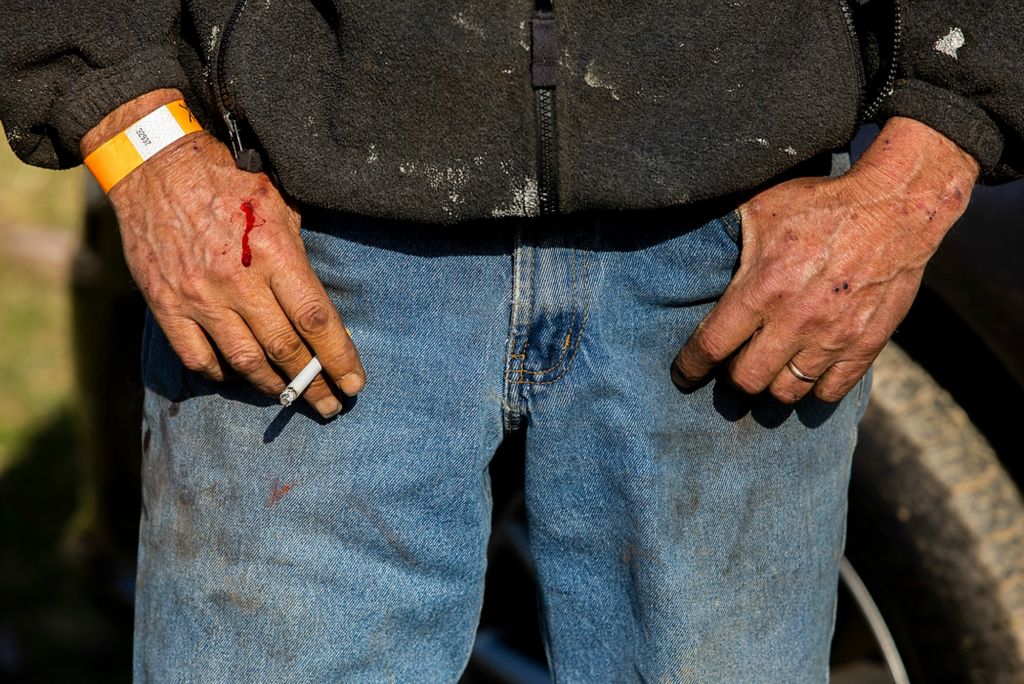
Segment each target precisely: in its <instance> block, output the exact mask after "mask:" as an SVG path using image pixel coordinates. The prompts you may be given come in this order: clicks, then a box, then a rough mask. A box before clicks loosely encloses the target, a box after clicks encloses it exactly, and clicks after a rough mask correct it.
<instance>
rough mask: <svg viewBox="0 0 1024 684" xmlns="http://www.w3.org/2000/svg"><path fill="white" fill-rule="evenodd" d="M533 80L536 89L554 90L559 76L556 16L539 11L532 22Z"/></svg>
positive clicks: (549, 11) (547, 10) (535, 13)
mask: <svg viewBox="0 0 1024 684" xmlns="http://www.w3.org/2000/svg"><path fill="white" fill-rule="evenodd" d="M530 34H531V39H532V41H531V42H532V43H533V45H532V48H531V60H530V61H531V64H530V67H531V80H532V82H533V87H534V88H554V87H555V85H556V84H557V74H558V43H557V42H556V39H555V14H554V12H552V11H551V9H550V4H548V8H547V9H538V10H537V11H536V12H534V14H533V20H532V21H531V22H530Z"/></svg>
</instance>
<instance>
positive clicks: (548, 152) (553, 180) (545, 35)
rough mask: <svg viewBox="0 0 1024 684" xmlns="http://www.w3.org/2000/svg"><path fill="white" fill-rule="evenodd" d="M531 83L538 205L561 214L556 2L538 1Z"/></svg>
mask: <svg viewBox="0 0 1024 684" xmlns="http://www.w3.org/2000/svg"><path fill="white" fill-rule="evenodd" d="M530 37H531V41H532V48H531V82H532V85H533V90H534V100H535V106H536V112H537V203H538V207H539V210H540V213H541V215H546V214H556V213H558V121H557V116H556V113H557V108H556V106H555V105H556V102H555V86H556V85H557V71H558V44H557V42H556V32H555V13H554V8H553V7H552V0H537V5H536V8H535V10H534V13H533V19H532V21H531V22H530Z"/></svg>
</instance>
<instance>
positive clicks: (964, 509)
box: [0, 129, 1024, 684]
mask: <svg viewBox="0 0 1024 684" xmlns="http://www.w3.org/2000/svg"><path fill="white" fill-rule="evenodd" d="M871 135H872V131H871V130H870V129H868V130H865V131H864V132H863V133H862V135H861V136H860V137H859V138H858V141H857V142H856V143H855V145H854V150H855V152H856V150H857V149H863V147H864V146H865V145H866V144H867V142H868V141H869V140H870V137H871ZM143 313H144V307H143V303H142V300H141V297H140V296H139V295H138V293H137V291H136V290H135V289H134V287H133V286H132V284H131V281H130V278H129V277H128V274H127V269H126V267H125V266H124V263H123V260H122V258H121V254H120V243H119V240H118V236H117V227H116V221H115V220H114V217H113V215H112V213H111V212H110V209H109V206H108V205H107V203H106V200H105V198H104V197H103V196H102V194H101V193H100V192H99V191H98V189H97V188H96V187H95V185H94V184H92V182H91V181H90V180H89V179H87V178H86V177H85V175H84V172H83V171H82V170H81V169H75V170H71V171H62V172H55V171H47V170H43V169H36V168H31V167H28V166H25V165H23V164H21V163H20V162H19V161H18V160H17V159H15V158H14V156H13V154H12V153H11V151H10V149H9V148H8V147H7V146H6V145H5V144H0V682H116V681H128V680H129V679H130V660H131V621H132V595H133V591H134V552H135V543H136V537H137V529H138V516H139V484H138V472H139V458H140V448H139V444H140V439H139V423H140V400H141V396H142V389H141V383H140V375H139V353H138V350H139V340H140V335H141V329H142V319H143ZM1022 410H1024V183H1021V182H1018V183H1014V184H1009V185H1003V186H1000V187H995V188H979V189H978V190H977V191H976V192H975V194H974V196H973V198H972V202H971V207H970V209H969V210H968V213H967V215H965V217H964V219H963V220H962V221H961V222H960V223H959V224H958V225H957V226H956V227H955V228H954V229H953V231H951V233H950V235H949V236H948V238H947V240H946V242H945V243H944V244H943V247H942V249H940V251H939V253H938V255H937V256H936V258H935V259H934V260H933V261H932V263H931V264H930V266H929V268H928V271H927V274H926V278H925V283H924V286H923V288H922V290H921V292H920V294H919V296H918V299H917V301H916V302H915V304H914V307H913V309H912V310H911V312H910V314H909V315H908V317H907V319H906V320H905V321H904V322H903V324H901V326H900V328H899V329H898V330H897V332H896V335H895V336H894V342H893V343H892V344H890V346H889V347H888V348H887V349H886V351H885V352H884V353H883V355H882V356H881V357H880V358H879V361H878V363H877V364H876V367H875V386H874V390H873V393H872V400H871V405H870V407H869V409H868V413H867V414H866V416H865V419H864V421H863V423H862V425H861V430H860V441H859V445H858V451H857V454H856V456H855V459H854V472H853V478H852V483H851V490H850V515H849V534H848V539H847V550H846V559H844V562H843V572H842V578H841V580H842V581H841V588H840V600H839V606H838V617H837V626H836V634H835V637H834V640H833V652H832V670H831V676H832V680H833V682H835V683H836V684H905V683H906V682H910V681H913V682H915V683H920V682H925V683H929V684H930V683H943V684H944V683H946V682H951V683H959V682H967V683H975V682H976V683H977V684H992V683H995V682H1019V681H1024V502H1022V498H1021V488H1022V484H1024V459H1022V457H1024V449H1022V448H1021V446H1020V430H1019V424H1020V415H1021V412H1022ZM522 448H523V445H522V440H521V435H520V439H511V438H510V439H509V440H506V443H505V444H503V445H502V448H501V449H500V450H499V452H498V454H496V455H495V458H494V461H493V463H492V466H491V470H492V478H493V481H494V483H495V492H494V499H495V509H494V533H493V539H492V544H491V548H490V549H489V554H488V555H489V569H488V576H487V589H486V593H485V601H484V610H483V614H482V618H481V626H480V630H479V633H478V638H477V643H476V646H475V647H474V651H473V656H472V660H471V662H470V666H469V669H468V671H467V673H466V676H465V678H464V682H465V683H466V684H472V683H476V684H499V683H507V684H542V683H546V682H549V681H550V678H549V676H548V674H547V671H546V668H545V665H544V652H543V646H542V642H541V640H540V635H539V632H538V629H537V617H536V610H535V605H536V594H535V588H534V582H533V567H532V562H531V560H530V553H529V544H528V540H527V538H526V533H525V525H524V511H523V505H522V493H521V480H522V469H521V464H522V456H521V450H522Z"/></svg>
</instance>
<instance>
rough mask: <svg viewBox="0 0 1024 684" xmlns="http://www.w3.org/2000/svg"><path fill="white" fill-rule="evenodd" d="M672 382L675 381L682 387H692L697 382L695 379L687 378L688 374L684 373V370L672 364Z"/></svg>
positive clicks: (677, 385)
mask: <svg viewBox="0 0 1024 684" xmlns="http://www.w3.org/2000/svg"><path fill="white" fill-rule="evenodd" d="M672 382H674V383H675V385H676V387H679V388H680V389H690V388H691V387H693V386H694V385H696V384H697V383H696V382H694V381H693V380H687V379H686V376H684V375H683V372H682V371H681V370H679V368H677V367H676V366H672Z"/></svg>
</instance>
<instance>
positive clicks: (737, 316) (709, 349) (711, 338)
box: [672, 289, 761, 389]
mask: <svg viewBox="0 0 1024 684" xmlns="http://www.w3.org/2000/svg"><path fill="white" fill-rule="evenodd" d="M760 326H761V316H760V315H759V314H758V313H757V312H756V311H755V310H754V309H752V308H751V307H750V306H749V305H748V304H747V303H746V302H745V300H744V298H743V296H742V295H741V294H740V292H739V290H735V289H727V290H726V291H725V294H724V295H722V298H721V299H720V300H719V302H718V304H716V305H715V308H713V309H712V310H711V312H710V313H709V314H708V315H707V316H705V317H704V320H702V321H701V322H700V323H698V324H697V328H696V329H695V330H694V331H693V334H692V335H690V339H689V340H687V342H686V344H685V345H683V348H682V349H681V350H680V351H679V353H678V354H676V358H675V359H674V360H673V362H672V379H673V381H674V382H675V383H676V384H677V385H679V386H681V387H683V388H684V389H686V388H689V387H692V386H693V385H695V384H697V383H698V382H700V381H701V379H703V378H704V376H706V375H707V374H708V373H709V372H711V369H712V368H714V367H715V366H717V365H718V364H720V363H722V362H723V361H725V360H726V359H728V358H729V357H730V356H732V355H733V353H735V351H736V350H737V349H739V348H740V347H741V346H743V344H744V343H745V342H746V341H747V340H748V339H750V336H751V335H753V334H754V332H756V331H757V329H758V328H759V327H760Z"/></svg>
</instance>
